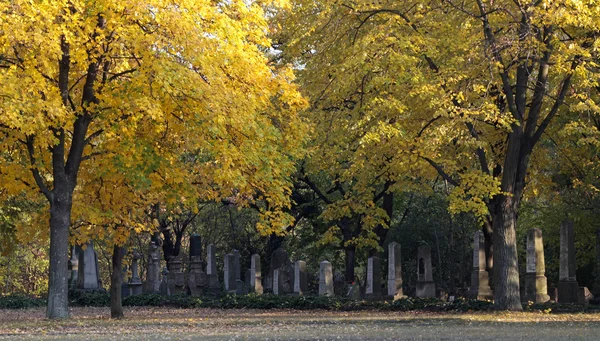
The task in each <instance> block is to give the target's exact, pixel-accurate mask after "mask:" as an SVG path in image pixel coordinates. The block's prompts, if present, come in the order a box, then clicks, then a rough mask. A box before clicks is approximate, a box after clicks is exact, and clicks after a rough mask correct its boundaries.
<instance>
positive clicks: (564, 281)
mask: <svg viewBox="0 0 600 341" xmlns="http://www.w3.org/2000/svg"><path fill="white" fill-rule="evenodd" d="M575 270H576V263H575V238H574V232H573V222H572V221H570V220H565V221H563V222H562V224H561V226H560V269H559V278H558V302H559V303H577V302H578V299H577V292H578V291H579V284H578V283H577V278H576V276H575Z"/></svg>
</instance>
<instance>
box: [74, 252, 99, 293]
mask: <svg viewBox="0 0 600 341" xmlns="http://www.w3.org/2000/svg"><path fill="white" fill-rule="evenodd" d="M77 271H78V273H77V289H80V290H99V289H101V288H102V285H101V282H100V274H99V272H98V256H97V255H96V251H94V243H93V242H89V243H88V244H86V247H85V249H82V250H80V251H79V262H78V266H77Z"/></svg>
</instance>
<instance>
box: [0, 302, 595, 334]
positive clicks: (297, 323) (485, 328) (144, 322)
mask: <svg viewBox="0 0 600 341" xmlns="http://www.w3.org/2000/svg"><path fill="white" fill-rule="evenodd" d="M71 316H72V318H71V319H69V320H65V321H49V320H46V319H45V318H44V309H41V308H40V309H27V310H0V340H444V341H446V340H452V341H454V340H528V341H529V340H557V341H558V340H561V341H563V340H599V339H600V314H560V315H558V314H557V315H551V314H542V313H463V314H458V313H425V312H403V313H400V312H365V311H362V312H330V311H315V310H312V311H292V310H216V309H172V308H148V307H144V308H126V310H125V319H123V320H111V319H109V318H108V316H110V313H109V310H108V308H73V309H72V312H71Z"/></svg>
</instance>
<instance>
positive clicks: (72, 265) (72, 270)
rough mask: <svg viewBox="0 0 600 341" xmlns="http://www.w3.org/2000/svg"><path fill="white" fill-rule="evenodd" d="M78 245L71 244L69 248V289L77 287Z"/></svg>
mask: <svg viewBox="0 0 600 341" xmlns="http://www.w3.org/2000/svg"><path fill="white" fill-rule="evenodd" d="M79 251H81V248H80V247H79V246H73V247H72V248H71V258H70V259H69V264H68V267H69V289H75V288H76V287H77V275H78V272H79Z"/></svg>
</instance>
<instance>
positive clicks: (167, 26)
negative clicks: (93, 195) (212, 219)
mask: <svg viewBox="0 0 600 341" xmlns="http://www.w3.org/2000/svg"><path fill="white" fill-rule="evenodd" d="M265 4H266V5H268V3H265ZM0 18H1V22H2V26H0V30H1V31H2V34H0V98H1V99H2V102H1V106H0V132H1V133H0V134H1V135H0V138H1V139H2V147H1V148H2V150H1V151H2V156H3V157H2V160H1V161H0V162H1V167H0V168H1V169H2V177H3V180H6V181H7V182H6V183H7V184H8V187H9V191H10V192H21V191H24V190H27V191H29V192H30V194H32V195H34V194H35V193H36V192H37V193H39V192H41V193H42V194H43V195H44V197H45V198H46V199H47V201H48V203H49V206H50V210H49V212H50V216H49V218H48V219H49V222H50V252H49V253H50V272H49V290H48V310H47V316H48V317H49V318H66V317H68V309H67V302H68V300H67V252H68V239H69V238H68V237H69V226H70V225H71V222H72V217H73V214H74V213H76V212H82V211H84V207H80V206H78V205H79V203H78V202H77V201H76V200H75V201H74V198H76V197H77V196H85V195H87V194H89V192H87V188H89V186H93V185H95V186H97V187H100V188H102V191H103V192H105V193H109V192H107V191H106V188H103V187H102V184H93V183H92V182H91V181H86V180H88V179H89V178H88V179H86V178H85V176H86V175H89V174H90V173H93V172H102V173H103V174H104V175H106V177H107V178H111V177H113V176H114V177H121V176H125V177H128V178H130V179H131V178H134V179H135V178H136V177H138V178H139V179H138V180H140V181H141V182H144V181H146V182H150V183H152V182H163V183H164V184H165V186H171V187H192V186H190V184H193V185H194V186H193V187H195V191H196V195H197V196H199V197H203V198H205V199H207V200H211V199H217V198H219V197H221V196H223V195H225V196H231V195H233V196H235V197H236V198H237V199H238V201H239V202H240V203H242V204H243V203H244V202H248V201H251V200H253V199H254V198H261V199H264V200H265V201H266V202H267V203H268V206H266V207H265V208H264V209H263V211H262V214H263V218H264V221H265V223H263V224H262V225H261V227H262V228H263V229H265V230H268V231H274V230H275V231H276V230H278V229H280V228H281V226H285V225H286V224H287V219H288V217H287V216H286V215H285V214H284V213H282V212H281V209H282V208H284V207H286V206H288V205H289V202H288V199H287V197H286V193H287V192H288V190H287V188H289V185H288V178H287V176H288V174H289V173H290V172H291V171H292V169H293V159H294V158H295V157H298V156H299V155H301V152H302V148H301V144H302V142H303V133H304V132H305V130H306V129H305V128H304V125H303V124H302V122H301V121H300V120H299V118H298V117H297V115H296V110H297V109H298V108H299V107H301V106H302V105H303V99H302V98H301V97H300V95H299V94H298V93H297V92H296V91H295V89H294V87H293V86H291V85H290V80H291V74H290V72H288V71H286V70H285V69H284V68H281V69H277V70H276V69H275V68H274V67H272V66H270V65H269V64H268V61H267V59H266V58H265V56H264V53H263V51H264V50H265V49H266V48H267V47H268V45H269V41H268V39H267V38H266V37H265V32H266V31H267V27H266V22H265V18H264V16H263V10H262V8H261V6H260V5H259V4H258V3H247V2H244V1H227V2H215V3H210V4H209V3H204V2H196V1H180V2H179V3H178V4H171V3H165V2H163V1H160V0H156V1H133V2H127V3H123V2H121V1H111V0H104V1H96V2H72V1H53V2H42V3H39V2H29V1H21V0H14V1H8V2H3V3H2V4H0ZM184 152H187V153H192V154H193V155H194V157H193V160H192V161H193V162H191V163H188V164H186V165H185V167H184V166H181V165H178V161H179V160H180V159H179V158H180V157H182V156H183V155H185V154H184ZM103 159H107V160H109V161H110V162H106V163H105V165H106V166H107V168H88V167H86V166H85V165H86V162H90V161H92V160H103ZM120 170H125V171H124V172H123V173H118V171H120ZM184 170H185V171H184ZM142 180H143V181H142ZM110 195H113V196H115V197H118V195H119V193H118V192H113V193H111V194H110ZM172 198H175V197H172ZM114 202H117V203H118V205H127V204H128V203H127V202H122V201H118V200H114ZM121 211H122V210H121ZM75 217H77V215H75ZM93 223H94V222H93V221H92V224H93ZM93 225H94V224H93ZM95 225H97V226H101V224H95Z"/></svg>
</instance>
